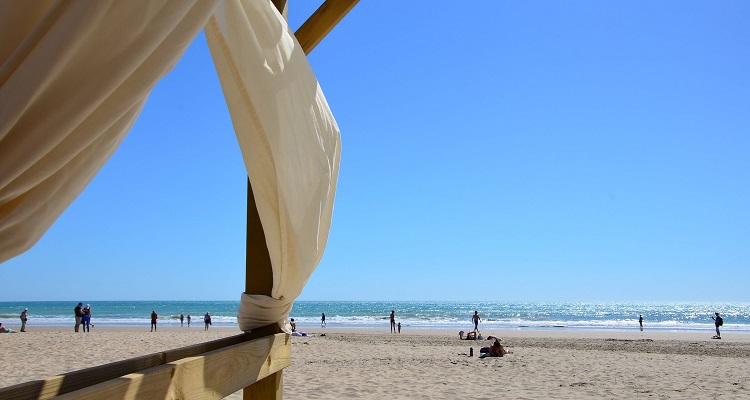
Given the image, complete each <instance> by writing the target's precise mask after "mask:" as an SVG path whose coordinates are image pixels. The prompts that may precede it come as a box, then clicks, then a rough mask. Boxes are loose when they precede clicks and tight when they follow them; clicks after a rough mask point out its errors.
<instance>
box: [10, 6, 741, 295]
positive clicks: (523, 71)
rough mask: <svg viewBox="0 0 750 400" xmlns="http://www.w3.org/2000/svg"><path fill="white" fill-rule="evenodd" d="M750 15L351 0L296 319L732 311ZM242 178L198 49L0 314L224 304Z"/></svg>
mask: <svg viewBox="0 0 750 400" xmlns="http://www.w3.org/2000/svg"><path fill="white" fill-rule="evenodd" d="M290 3H291V4H290V24H291V25H292V27H293V28H295V29H296V28H297V27H298V26H299V25H300V24H301V22H302V20H304V18H306V16H307V15H309V14H310V13H312V11H313V9H314V8H315V7H316V6H317V5H316V4H310V3H313V2H308V1H294V0H292V1H291V2H290ZM301 7H306V8H301ZM748 16H750V2H746V1H722V2H705V1H660V2H653V1H627V2H626V1H606V2H605V1H564V2H562V1H522V2H521V1H495V0H488V1H478V2H452V1H416V2H409V4H408V5H405V3H401V2H395V1H381V0H377V1H373V0H365V1H362V2H360V4H358V5H357V6H356V7H355V8H354V10H353V11H352V12H351V13H350V14H349V15H348V16H347V17H346V18H345V19H344V20H343V21H342V22H341V23H340V24H339V25H338V26H337V27H336V29H335V30H334V31H333V32H331V33H330V34H329V35H328V37H326V39H325V40H324V41H323V42H322V43H321V44H320V45H319V46H318V47H317V48H316V49H315V50H314V51H313V53H312V54H311V55H310V56H309V59H310V62H311V64H312V67H313V70H314V71H315V73H316V75H317V77H318V80H319V81H320V84H321V86H322V88H323V91H324V93H325V94H326V97H327V99H328V102H329V105H330V106H331V109H332V110H333V113H334V115H335V116H336V119H337V121H338V124H339V127H340V129H341V132H342V141H343V151H342V158H341V172H340V176H339V182H338V192H337V196H336V204H335V209H334V216H333V224H332V229H331V232H330V237H329V242H328V247H327V250H326V252H325V255H324V257H323V260H322V262H321V263H320V265H319V266H318V269H317V270H316V271H315V273H314V274H313V276H312V277H311V278H310V280H309V281H308V285H307V286H306V288H305V290H304V292H303V293H302V296H301V297H300V299H301V300H471V301H477V300H498V301H504V300H508V301H516V300H517V301H524V300H529V301H537V300H538V301H669V300H676V301H677V300H706V301H748V285H749V284H750V24H748V23H747V20H748ZM246 179H247V178H246V172H245V171H244V165H243V164H242V160H241V155H240V151H239V148H238V146H237V143H236V138H235V137H234V133H233V131H232V125H231V121H230V119H229V114H228V112H227V109H226V104H225V102H224V99H223V95H222V92H221V88H220V86H219V83H218V78H217V76H216V72H215V70H214V68H213V63H212V60H211V57H210V55H209V52H208V49H207V46H206V42H205V38H204V37H203V35H202V34H201V35H200V36H198V37H197V38H196V40H195V42H194V43H193V44H192V46H191V47H190V48H189V50H188V51H187V53H186V54H185V56H184V57H183V59H182V60H181V62H180V63H179V64H178V65H177V66H176V68H175V69H174V70H173V71H172V72H171V73H170V74H169V75H168V76H167V77H166V78H164V79H163V80H162V81H161V82H160V83H159V84H158V86H157V87H156V89H155V90H154V91H153V93H152V95H151V97H150V98H149V100H148V102H147V104H146V107H145V109H144V111H143V113H142V115H141V117H140V119H139V120H138V122H137V123H136V125H135V127H134V128H133V130H132V131H131V133H130V134H129V136H128V137H127V138H126V139H125V141H124V143H123V144H122V146H121V147H120V148H119V149H118V150H117V152H116V153H115V154H114V156H113V157H112V158H111V160H110V161H109V162H108V163H107V164H106V165H105V166H104V168H103V169H102V170H101V172H100V173H99V174H98V175H97V176H96V178H95V179H94V180H93V182H92V183H91V185H90V186H89V187H88V188H87V189H86V190H85V191H84V193H83V194H82V195H81V196H80V197H79V198H78V199H77V200H76V201H75V202H74V203H73V204H72V205H71V207H70V208H69V209H68V210H67V211H66V212H65V213H64V214H63V215H62V216H61V218H60V219H59V220H58V221H57V222H56V223H55V224H54V225H53V226H52V228H51V229H50V230H49V231H48V232H47V234H46V235H45V236H44V237H43V238H42V240H41V241H40V242H39V243H38V244H37V245H36V246H35V247H34V248H33V249H31V250H30V251H28V252H26V253H24V254H23V255H20V256H18V257H16V258H14V259H11V260H9V261H7V262H5V263H4V264H2V265H0V282H2V290H0V301H12V300H69V299H83V298H85V299H89V300H151V299H154V300H155V299H165V300H193V299H196V300H199V299H217V300H238V299H239V296H240V293H241V292H242V291H243V289H244V274H245V267H244V258H245V253H244V252H245V250H244V238H245V214H246V209H245V207H246V198H245V196H246ZM86 301H88V300H86Z"/></svg>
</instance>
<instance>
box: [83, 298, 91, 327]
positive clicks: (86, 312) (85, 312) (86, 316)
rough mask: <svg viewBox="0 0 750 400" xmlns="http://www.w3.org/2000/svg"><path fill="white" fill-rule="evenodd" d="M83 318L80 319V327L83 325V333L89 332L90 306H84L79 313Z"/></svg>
mask: <svg viewBox="0 0 750 400" xmlns="http://www.w3.org/2000/svg"><path fill="white" fill-rule="evenodd" d="M81 313H83V317H81V325H83V331H84V332H91V306H90V305H89V304H86V307H83V310H82V311H81Z"/></svg>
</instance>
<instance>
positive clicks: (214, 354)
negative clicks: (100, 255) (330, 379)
mask: <svg viewBox="0 0 750 400" xmlns="http://www.w3.org/2000/svg"><path fill="white" fill-rule="evenodd" d="M290 364H291V336H290V335H288V334H286V333H280V334H276V335H271V336H265V337H263V338H260V339H255V340H251V341H247V342H243V343H240V344H236V345H233V346H230V347H225V348H222V349H218V350H214V351H211V352H208V353H205V354H202V355H200V356H195V357H188V358H183V359H180V360H177V361H174V362H171V363H168V364H165V365H161V366H158V367H154V368H150V369H147V370H144V371H141V372H138V373H133V374H129V375H125V376H123V377H120V378H117V379H113V380H110V381H107V382H103V383H99V384H97V385H94V386H90V387H87V388H84V389H81V390H78V391H75V392H71V393H68V394H66V395H63V396H61V397H60V398H59V399H61V400H62V399H77V400H106V399H113V398H116V399H122V400H146V399H174V400H177V399H183V400H191V399H196V400H197V399H222V398H224V397H226V396H229V395H230V394H232V393H235V392H237V391H238V390H241V389H242V388H244V387H247V386H249V385H252V384H254V383H256V382H260V381H263V380H264V379H265V378H267V377H269V376H272V375H277V372H278V371H281V370H282V369H283V368H286V367H288V366H289V365H290Z"/></svg>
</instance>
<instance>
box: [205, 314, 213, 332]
mask: <svg viewBox="0 0 750 400" xmlns="http://www.w3.org/2000/svg"><path fill="white" fill-rule="evenodd" d="M203 323H204V324H206V328H205V329H204V331H207V330H208V326H209V325H211V314H209V313H206V315H204V316H203Z"/></svg>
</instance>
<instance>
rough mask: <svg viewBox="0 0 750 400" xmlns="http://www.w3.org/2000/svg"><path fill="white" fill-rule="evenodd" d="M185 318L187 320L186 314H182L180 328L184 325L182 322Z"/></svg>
mask: <svg viewBox="0 0 750 400" xmlns="http://www.w3.org/2000/svg"><path fill="white" fill-rule="evenodd" d="M184 320H185V314H180V328H182V327H183V326H184V325H183V323H182V321H184Z"/></svg>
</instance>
